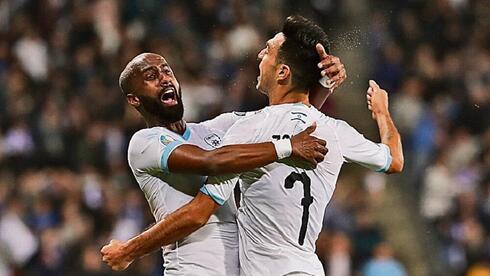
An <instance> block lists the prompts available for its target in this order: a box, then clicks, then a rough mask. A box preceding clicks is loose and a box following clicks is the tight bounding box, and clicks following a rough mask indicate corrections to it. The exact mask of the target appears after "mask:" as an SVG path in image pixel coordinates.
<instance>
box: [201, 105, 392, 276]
mask: <svg viewBox="0 0 490 276" xmlns="http://www.w3.org/2000/svg"><path fill="white" fill-rule="evenodd" d="M313 122H316V123H317V129H316V131H315V132H314V133H313V135H314V136H316V137H319V138H322V139H324V140H326V141H327V148H328V153H327V155H326V156H325V160H324V161H323V162H321V163H319V164H318V166H317V168H316V169H313V170H312V169H303V168H301V165H300V164H298V163H295V162H294V161H292V160H291V159H289V160H288V159H286V160H284V161H282V162H276V163H273V164H270V165H267V166H265V167H262V168H258V169H255V170H253V171H249V172H246V173H242V174H240V175H239V176H235V177H233V176H219V177H209V179H208V184H206V185H205V186H203V188H202V189H201V191H202V192H204V193H206V194H208V195H210V196H211V197H212V198H213V199H214V200H215V201H216V202H217V203H219V204H224V203H225V202H226V201H227V199H228V198H230V196H231V195H232V194H233V187H234V185H235V183H236V182H237V181H238V180H239V181H240V189H241V192H242V199H241V204H240V208H239V209H238V215H237V220H238V228H239V239H240V266H241V274H242V275H254V276H255V275H286V274H290V273H306V274H311V275H324V272H323V267H322V265H321V263H320V261H319V260H318V258H317V256H316V255H315V242H316V240H317V238H318V235H319V233H320V231H321V229H322V221H323V216H324V212H325V208H326V206H327V204H328V202H329V201H330V198H331V197H332V194H333V192H334V189H335V184H336V181H337V177H338V175H339V172H340V168H341V166H342V164H343V163H344V162H356V163H359V164H361V165H363V166H366V167H368V168H371V169H374V170H379V171H385V170H387V169H388V168H389V166H390V164H391V156H390V152H389V148H388V147H387V146H386V145H384V144H376V143H373V142H371V141H370V140H367V139H366V138H364V137H363V136H362V135H361V134H359V132H357V131H356V130H355V129H354V128H352V127H351V126H349V125H348V124H347V123H346V122H344V121H341V120H336V119H333V118H330V117H328V116H326V115H324V114H322V113H321V112H319V111H318V110H317V109H315V108H314V107H307V106H305V105H303V104H282V105H274V106H269V107H266V108H264V109H263V110H262V111H261V112H258V113H256V114H254V115H250V116H246V117H245V118H243V119H241V120H239V121H238V122H236V123H235V124H234V125H233V126H232V127H231V128H230V129H229V131H228V132H227V133H226V135H225V137H224V139H223V140H224V141H223V145H227V144H237V143H260V142H266V141H272V140H274V139H285V138H290V137H291V136H293V135H295V134H297V133H299V132H301V131H303V130H304V129H305V128H307V127H308V126H310V125H311V124H313Z"/></svg>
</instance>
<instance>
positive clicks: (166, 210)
mask: <svg viewBox="0 0 490 276" xmlns="http://www.w3.org/2000/svg"><path fill="white" fill-rule="evenodd" d="M243 116H245V114H244V113H225V114H222V115H220V116H218V117H216V118H215V119H213V120H209V121H206V122H203V123H200V124H192V123H188V124H187V127H186V130H185V132H184V134H183V135H182V136H180V135H178V134H176V133H174V132H172V131H170V130H168V129H166V128H164V127H152V128H146V129H142V130H140V131H138V132H136V133H135V134H134V135H133V137H132V138H131V141H130V142H129V148H128V161H129V166H130V167H131V170H132V172H133V174H134V176H135V178H136V180H137V182H138V184H139V186H140V188H141V190H142V191H143V193H144V194H145V197H146V200H147V201H148V204H149V205H150V208H151V211H152V213H153V215H154V217H155V220H156V221H160V220H162V219H164V218H165V216H166V215H168V214H170V213H172V212H174V211H175V210H177V209H178V208H180V207H182V206H183V205H184V204H186V203H188V202H189V201H190V200H191V199H192V198H193V197H194V196H195V195H196V194H197V192H198V191H199V188H201V186H202V185H203V183H204V181H205V178H206V177H204V176H199V175H191V174H178V173H170V172H169V171H168V167H167V162H168V158H169V156H170V155H171V153H172V151H173V150H174V149H175V148H177V147H178V146H179V145H182V144H184V143H189V144H193V145H197V146H199V147H201V148H203V149H206V150H212V149H214V148H216V147H218V146H219V144H220V143H221V139H222V137H223V134H224V133H225V131H226V130H227V129H228V128H229V127H230V126H231V125H232V124H233V123H234V122H235V121H236V120H238V119H239V118H241V117H243ZM163 256H164V259H165V264H164V266H165V275H186V276H187V275H238V274H239V265H238V236H237V225H236V205H235V201H234V198H233V197H232V198H231V199H230V200H227V202H226V203H224V204H223V206H221V207H220V208H219V209H218V211H217V212H216V213H215V214H214V215H212V216H211V218H210V219H209V221H208V223H207V225H205V226H204V227H202V228H201V229H199V230H197V231H196V232H194V233H192V234H191V235H189V236H188V237H186V238H185V239H183V240H181V241H179V242H177V243H175V244H172V245H168V246H165V247H163Z"/></svg>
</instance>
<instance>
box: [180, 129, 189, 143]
mask: <svg viewBox="0 0 490 276" xmlns="http://www.w3.org/2000/svg"><path fill="white" fill-rule="evenodd" d="M189 137H191V130H190V129H189V127H186V128H185V131H184V134H182V138H184V140H186V141H187V140H189Z"/></svg>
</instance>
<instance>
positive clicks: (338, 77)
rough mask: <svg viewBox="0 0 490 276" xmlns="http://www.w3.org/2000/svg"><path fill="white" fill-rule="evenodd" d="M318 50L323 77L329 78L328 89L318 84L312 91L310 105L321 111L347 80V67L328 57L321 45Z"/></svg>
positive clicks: (317, 46)
mask: <svg viewBox="0 0 490 276" xmlns="http://www.w3.org/2000/svg"><path fill="white" fill-rule="evenodd" d="M316 50H317V52H318V55H319V56H320V58H321V61H320V63H318V68H320V70H321V75H322V77H328V81H327V87H330V88H327V87H324V86H323V85H321V84H320V83H317V84H316V85H315V87H314V88H313V89H312V90H311V91H310V95H309V97H310V103H311V104H312V105H313V106H314V107H316V108H317V109H320V108H321V107H322V106H323V104H324V103H325V101H326V100H327V98H328V97H329V96H330V95H331V94H332V93H333V91H334V90H335V89H336V88H337V87H339V86H340V85H341V84H342V83H343V82H344V81H345V79H346V78H347V74H346V71H345V66H344V64H342V62H341V61H340V59H339V58H338V57H336V56H332V55H328V54H327V53H326V51H325V48H324V47H323V46H322V45H321V44H317V45H316Z"/></svg>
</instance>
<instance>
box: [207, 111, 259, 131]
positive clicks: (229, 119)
mask: <svg viewBox="0 0 490 276" xmlns="http://www.w3.org/2000/svg"><path fill="white" fill-rule="evenodd" d="M250 113H251V112H236V111H234V112H228V113H223V114H221V115H218V116H216V117H215V118H214V119H211V120H207V121H204V122H202V123H201V124H202V125H205V126H207V127H210V128H214V129H219V130H221V131H223V133H225V132H227V131H228V130H229V129H230V127H231V126H232V125H233V124H234V123H235V122H236V121H238V120H240V119H242V118H244V117H245V116H247V115H249V114H250Z"/></svg>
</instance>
